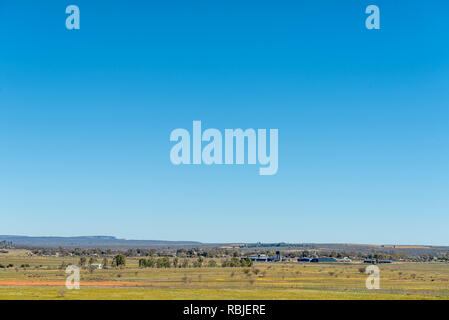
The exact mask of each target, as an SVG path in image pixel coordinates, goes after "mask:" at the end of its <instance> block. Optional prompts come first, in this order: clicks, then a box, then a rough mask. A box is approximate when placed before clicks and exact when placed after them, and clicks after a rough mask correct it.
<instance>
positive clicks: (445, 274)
mask: <svg viewBox="0 0 449 320" xmlns="http://www.w3.org/2000/svg"><path fill="white" fill-rule="evenodd" d="M78 260H79V258H76V257H55V256H35V255H30V253H29V252H28V251H27V250H17V249H14V250H9V252H8V253H1V254H0V264H1V265H3V266H5V267H4V268H0V299H446V300H447V299H449V264H448V263H439V262H435V263H416V262H415V263H413V262H407V263H393V264H385V265H379V267H380V270H381V271H380V272H381V273H380V277H381V278H380V279H381V280H380V289H378V290H368V289H366V288H365V280H366V277H367V275H366V274H365V273H364V268H365V267H366V265H364V264H363V263H361V262H358V261H354V262H351V263H329V264H315V263H313V264H312V263H304V264H301V263H297V262H276V263H256V264H254V265H253V266H251V267H233V268H231V267H212V268H211V267H198V268H192V267H190V268H182V267H178V268H139V267H138V257H128V258H127V262H126V266H125V267H120V268H112V267H111V268H109V269H102V270H90V269H87V268H84V269H81V282H80V285H81V286H80V289H79V290H68V289H66V287H65V280H66V277H67V276H68V275H67V274H66V273H65V268H62V267H61V265H67V264H77V263H78ZM205 262H207V259H206V261H205ZM8 265H10V267H6V266H8ZM11 265H12V266H11ZM204 265H207V263H205V264H204Z"/></svg>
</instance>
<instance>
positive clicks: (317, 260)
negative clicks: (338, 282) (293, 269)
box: [248, 251, 394, 264]
mask: <svg viewBox="0 0 449 320" xmlns="http://www.w3.org/2000/svg"><path fill="white" fill-rule="evenodd" d="M248 258H249V259H251V261H253V262H278V261H287V259H285V258H282V257H281V253H280V252H279V251H276V255H274V256H267V255H265V254H258V255H254V256H249V257H248ZM290 261H291V260H290ZM297 261H298V262H301V263H308V262H311V263H332V262H352V260H351V259H349V258H348V257H344V258H332V257H321V258H308V257H301V258H297ZM363 262H364V263H369V264H376V263H393V262H394V261H393V260H376V259H366V260H364V261H363Z"/></svg>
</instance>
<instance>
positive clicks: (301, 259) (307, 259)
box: [298, 258, 312, 262]
mask: <svg viewBox="0 0 449 320" xmlns="http://www.w3.org/2000/svg"><path fill="white" fill-rule="evenodd" d="M310 261H312V258H298V262H310Z"/></svg>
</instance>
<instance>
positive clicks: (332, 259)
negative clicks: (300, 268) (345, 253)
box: [310, 257, 337, 262]
mask: <svg viewBox="0 0 449 320" xmlns="http://www.w3.org/2000/svg"><path fill="white" fill-rule="evenodd" d="M310 262H337V259H335V258H327V257H325V258H313V259H312V260H311V261H310Z"/></svg>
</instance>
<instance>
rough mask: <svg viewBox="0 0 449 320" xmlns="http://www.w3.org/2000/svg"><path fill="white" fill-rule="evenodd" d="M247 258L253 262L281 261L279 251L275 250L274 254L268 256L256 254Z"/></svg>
mask: <svg viewBox="0 0 449 320" xmlns="http://www.w3.org/2000/svg"><path fill="white" fill-rule="evenodd" d="M248 258H250V259H251V261H253V262H277V261H281V253H280V252H279V251H276V255H275V256H271V257H270V256H267V255H265V254H258V255H257V256H249V257H248Z"/></svg>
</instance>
